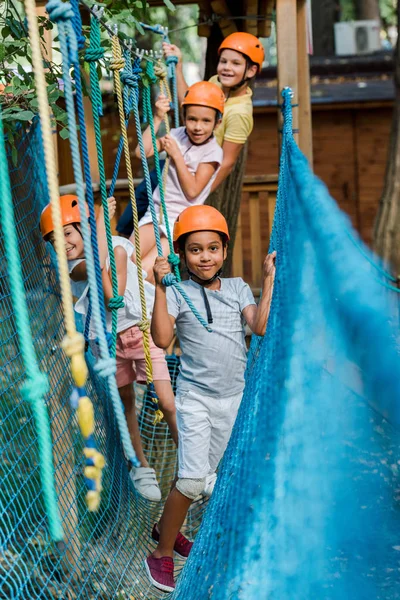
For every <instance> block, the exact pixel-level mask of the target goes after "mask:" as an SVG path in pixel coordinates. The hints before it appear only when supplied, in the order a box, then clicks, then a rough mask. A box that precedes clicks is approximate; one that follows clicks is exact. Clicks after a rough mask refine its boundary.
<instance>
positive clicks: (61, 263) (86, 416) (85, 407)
mask: <svg viewBox="0 0 400 600" xmlns="http://www.w3.org/2000/svg"><path fill="white" fill-rule="evenodd" d="M25 14H26V18H27V21H28V30H29V41H30V45H31V51H32V67H33V72H34V75H35V84H36V94H37V98H38V106H39V115H40V123H41V128H42V140H43V149H44V158H45V165H46V175H47V186H48V190H49V196H50V203H51V216H52V220H53V223H54V246H55V250H56V253H57V261H58V268H59V277H60V287H61V301H62V308H63V314H64V323H65V329H66V335H65V336H64V339H63V341H62V343H61V346H62V348H63V350H64V352H65V353H66V355H67V356H68V357H69V358H70V359H71V362H70V367H71V374H72V378H73V380H74V383H75V385H76V387H77V388H83V387H84V386H85V383H86V379H87V375H88V369H87V365H86V361H85V355H84V349H85V340H84V337H83V335H82V334H81V333H78V332H77V330H76V327H75V319H74V311H73V298H72V291H71V283H70V278H69V271H68V262H67V257H66V254H65V240H64V228H63V225H62V220H61V210H60V203H59V188H58V178H57V168H56V160H55V155H54V146H53V136H52V132H51V112H50V107H49V103H48V98H47V86H46V80H45V75H44V69H43V59H42V55H41V51H40V41H39V33H38V22H37V16H36V6H35V2H34V0H25ZM75 393H76V394H78V392H75ZM77 418H78V423H79V427H80V430H81V433H82V435H83V436H84V437H85V438H87V437H88V436H90V435H91V434H92V433H93V430H94V410H93V404H92V402H91V400H90V399H89V398H88V397H87V396H83V397H81V398H79V401H78V410H77ZM84 453H85V457H86V458H87V459H88V458H90V459H91V462H92V463H93V465H92V466H86V467H85V476H86V477H88V478H89V479H93V480H94V481H95V490H88V492H87V494H86V502H87V505H88V509H89V511H96V510H97V509H98V507H99V504H100V492H101V476H102V469H103V467H104V464H105V461H104V457H103V456H102V454H100V452H98V451H97V450H96V449H95V448H85V449H84ZM87 453H89V454H90V456H88V455H87Z"/></svg>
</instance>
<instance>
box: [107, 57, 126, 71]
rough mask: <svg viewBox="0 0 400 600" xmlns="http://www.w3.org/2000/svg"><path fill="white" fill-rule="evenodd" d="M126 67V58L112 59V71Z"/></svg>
mask: <svg viewBox="0 0 400 600" xmlns="http://www.w3.org/2000/svg"><path fill="white" fill-rule="evenodd" d="M124 67H125V59H124V58H122V57H114V58H112V59H111V60H110V69H111V71H120V70H121V69H123V68H124Z"/></svg>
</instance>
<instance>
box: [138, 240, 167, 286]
mask: <svg viewBox="0 0 400 600" xmlns="http://www.w3.org/2000/svg"><path fill="white" fill-rule="evenodd" d="M161 246H162V251H163V256H168V254H169V245H168V240H167V238H166V237H164V236H161ZM157 256H158V251H157V246H155V245H154V246H153V248H151V249H150V251H149V252H147V254H144V253H143V251H142V268H143V269H144V270H145V271H146V273H147V281H148V282H149V283H153V284H154V273H153V266H154V262H155V260H156V258H157Z"/></svg>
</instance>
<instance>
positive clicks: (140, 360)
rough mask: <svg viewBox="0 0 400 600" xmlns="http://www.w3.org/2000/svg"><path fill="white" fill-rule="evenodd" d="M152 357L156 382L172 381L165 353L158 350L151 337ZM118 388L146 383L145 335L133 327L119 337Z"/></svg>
mask: <svg viewBox="0 0 400 600" xmlns="http://www.w3.org/2000/svg"><path fill="white" fill-rule="evenodd" d="M150 355H151V361H152V363H153V379H154V381H170V380H171V378H170V375H169V371H168V366H167V361H166V360H165V354H164V351H163V350H161V348H157V346H156V345H155V343H154V342H153V339H152V337H151V336H150ZM116 358H117V375H116V380H117V386H118V387H119V388H120V387H122V386H124V385H128V383H132V382H133V381H137V382H138V383H146V369H145V359H144V351H143V333H142V332H141V331H140V329H139V328H138V327H131V328H130V329H126V331H122V332H121V333H119V334H118V335H117V356H116Z"/></svg>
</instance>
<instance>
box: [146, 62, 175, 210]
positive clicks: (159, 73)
mask: <svg viewBox="0 0 400 600" xmlns="http://www.w3.org/2000/svg"><path fill="white" fill-rule="evenodd" d="M149 64H150V63H149ZM151 67H152V70H153V74H154V75H155V76H156V77H158V79H159V81H160V92H161V93H162V94H164V96H166V97H167V98H168V99H169V101H170V102H171V91H170V89H169V86H168V79H167V71H166V70H165V67H164V65H163V64H161V62H160V61H159V62H158V63H157V64H156V65H155V66H154V67H153V65H151ZM146 112H147V111H146ZM164 124H165V131H166V132H167V135H169V133H170V131H171V128H170V126H169V119H168V115H167V114H165V115H164ZM153 129H154V126H153ZM157 152H158V150H157ZM169 164H170V158H169V156H167V158H166V160H165V164H164V170H163V188H164V190H165V189H166V185H167V178H168V169H169ZM163 215H164V218H165V215H166V212H165V207H164V206H163V205H161V210H160V219H162V216H163ZM165 220H166V219H165Z"/></svg>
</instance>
